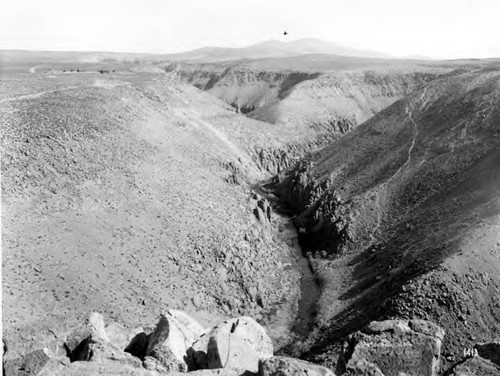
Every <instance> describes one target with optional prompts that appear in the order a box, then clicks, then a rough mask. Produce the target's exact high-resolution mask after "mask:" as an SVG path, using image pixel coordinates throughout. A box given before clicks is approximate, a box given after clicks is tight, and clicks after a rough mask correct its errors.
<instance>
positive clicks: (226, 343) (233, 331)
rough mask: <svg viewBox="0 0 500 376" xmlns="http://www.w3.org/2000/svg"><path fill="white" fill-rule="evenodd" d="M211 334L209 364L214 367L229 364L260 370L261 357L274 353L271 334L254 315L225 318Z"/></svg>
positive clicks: (265, 357)
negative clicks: (269, 334)
mask: <svg viewBox="0 0 500 376" xmlns="http://www.w3.org/2000/svg"><path fill="white" fill-rule="evenodd" d="M207 337H208V344H207V350H206V354H207V366H208V368H211V369H213V368H226V367H228V368H243V369H246V370H249V371H251V372H257V370H258V368H259V360H264V359H267V358H269V357H271V356H273V343H272V340H271V338H270V337H269V336H268V335H267V333H266V330H265V329H264V328H263V327H262V326H261V325H259V324H258V323H257V321H255V320H254V319H252V318H250V317H240V318H237V319H232V320H228V321H225V322H224V323H222V324H220V325H218V326H216V327H214V328H213V329H212V330H211V331H210V333H208V335H207ZM205 340H206V339H205Z"/></svg>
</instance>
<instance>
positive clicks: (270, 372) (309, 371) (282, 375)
mask: <svg viewBox="0 0 500 376" xmlns="http://www.w3.org/2000/svg"><path fill="white" fill-rule="evenodd" d="M259 376H335V374H334V373H333V372H332V371H330V370H329V369H328V368H325V367H322V366H318V365H316V364H312V363H309V362H305V361H303V360H298V359H293V358H286V357H283V356H273V357H272V358H268V359H266V360H262V361H261V362H260V363H259Z"/></svg>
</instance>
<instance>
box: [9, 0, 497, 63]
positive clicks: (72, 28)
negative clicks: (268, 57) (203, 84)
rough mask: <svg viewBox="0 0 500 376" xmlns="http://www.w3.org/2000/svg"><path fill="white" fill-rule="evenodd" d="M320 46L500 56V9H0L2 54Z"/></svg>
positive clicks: (370, 1)
mask: <svg viewBox="0 0 500 376" xmlns="http://www.w3.org/2000/svg"><path fill="white" fill-rule="evenodd" d="M285 29H286V30H287V31H288V32H289V35H288V36H287V37H286V38H287V39H285V37H283V36H282V33H283V30H285ZM310 37H314V38H320V39H324V40H327V41H331V42H335V43H339V44H343V45H345V46H350V47H356V48H365V49H370V50H375V51H380V52H386V53H389V54H392V55H395V56H407V55H424V56H429V57H436V58H456V57H491V56H496V57H500V0H306V1H302V0H301V1H297V0H1V1H0V48H1V49H38V50H107V51H131V52H178V51H183V50H189V49H193V48H197V47H202V46H208V45H211V46H213V45H217V46H231V47H233V46H234V47H239V46H245V45H249V44H252V43H257V42H261V41H266V40H271V39H281V40H292V39H302V38H310Z"/></svg>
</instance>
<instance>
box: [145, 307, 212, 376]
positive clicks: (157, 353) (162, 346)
mask: <svg viewBox="0 0 500 376" xmlns="http://www.w3.org/2000/svg"><path fill="white" fill-rule="evenodd" d="M203 332H204V329H203V327H202V326H201V325H200V324H199V323H198V322H197V321H196V320H195V319H193V318H192V317H190V316H189V315H188V314H187V313H185V312H182V311H177V310H169V311H168V312H167V313H166V314H162V315H161V317H160V321H159V322H158V324H157V325H156V328H155V330H154V331H153V333H152V334H151V338H150V339H149V343H148V346H147V351H146V355H148V356H151V357H153V358H155V359H157V360H158V361H159V362H160V364H162V366H163V367H165V368H167V369H171V368H172V367H173V369H175V370H179V371H187V368H188V366H187V358H188V356H187V350H188V349H189V348H190V347H191V346H192V345H193V343H194V342H195V341H196V339H197V338H199V337H200V335H202V333H203ZM172 357H173V358H172Z"/></svg>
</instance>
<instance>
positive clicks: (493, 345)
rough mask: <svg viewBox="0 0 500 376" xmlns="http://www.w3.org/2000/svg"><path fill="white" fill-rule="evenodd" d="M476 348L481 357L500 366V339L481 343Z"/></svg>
mask: <svg viewBox="0 0 500 376" xmlns="http://www.w3.org/2000/svg"><path fill="white" fill-rule="evenodd" d="M474 348H475V349H476V350H477V353H478V355H479V356H480V357H481V358H484V359H488V360H490V361H491V362H492V363H495V364H496V365H497V366H500V339H498V340H496V341H494V342H490V343H479V344H477V345H476V346H474Z"/></svg>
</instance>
